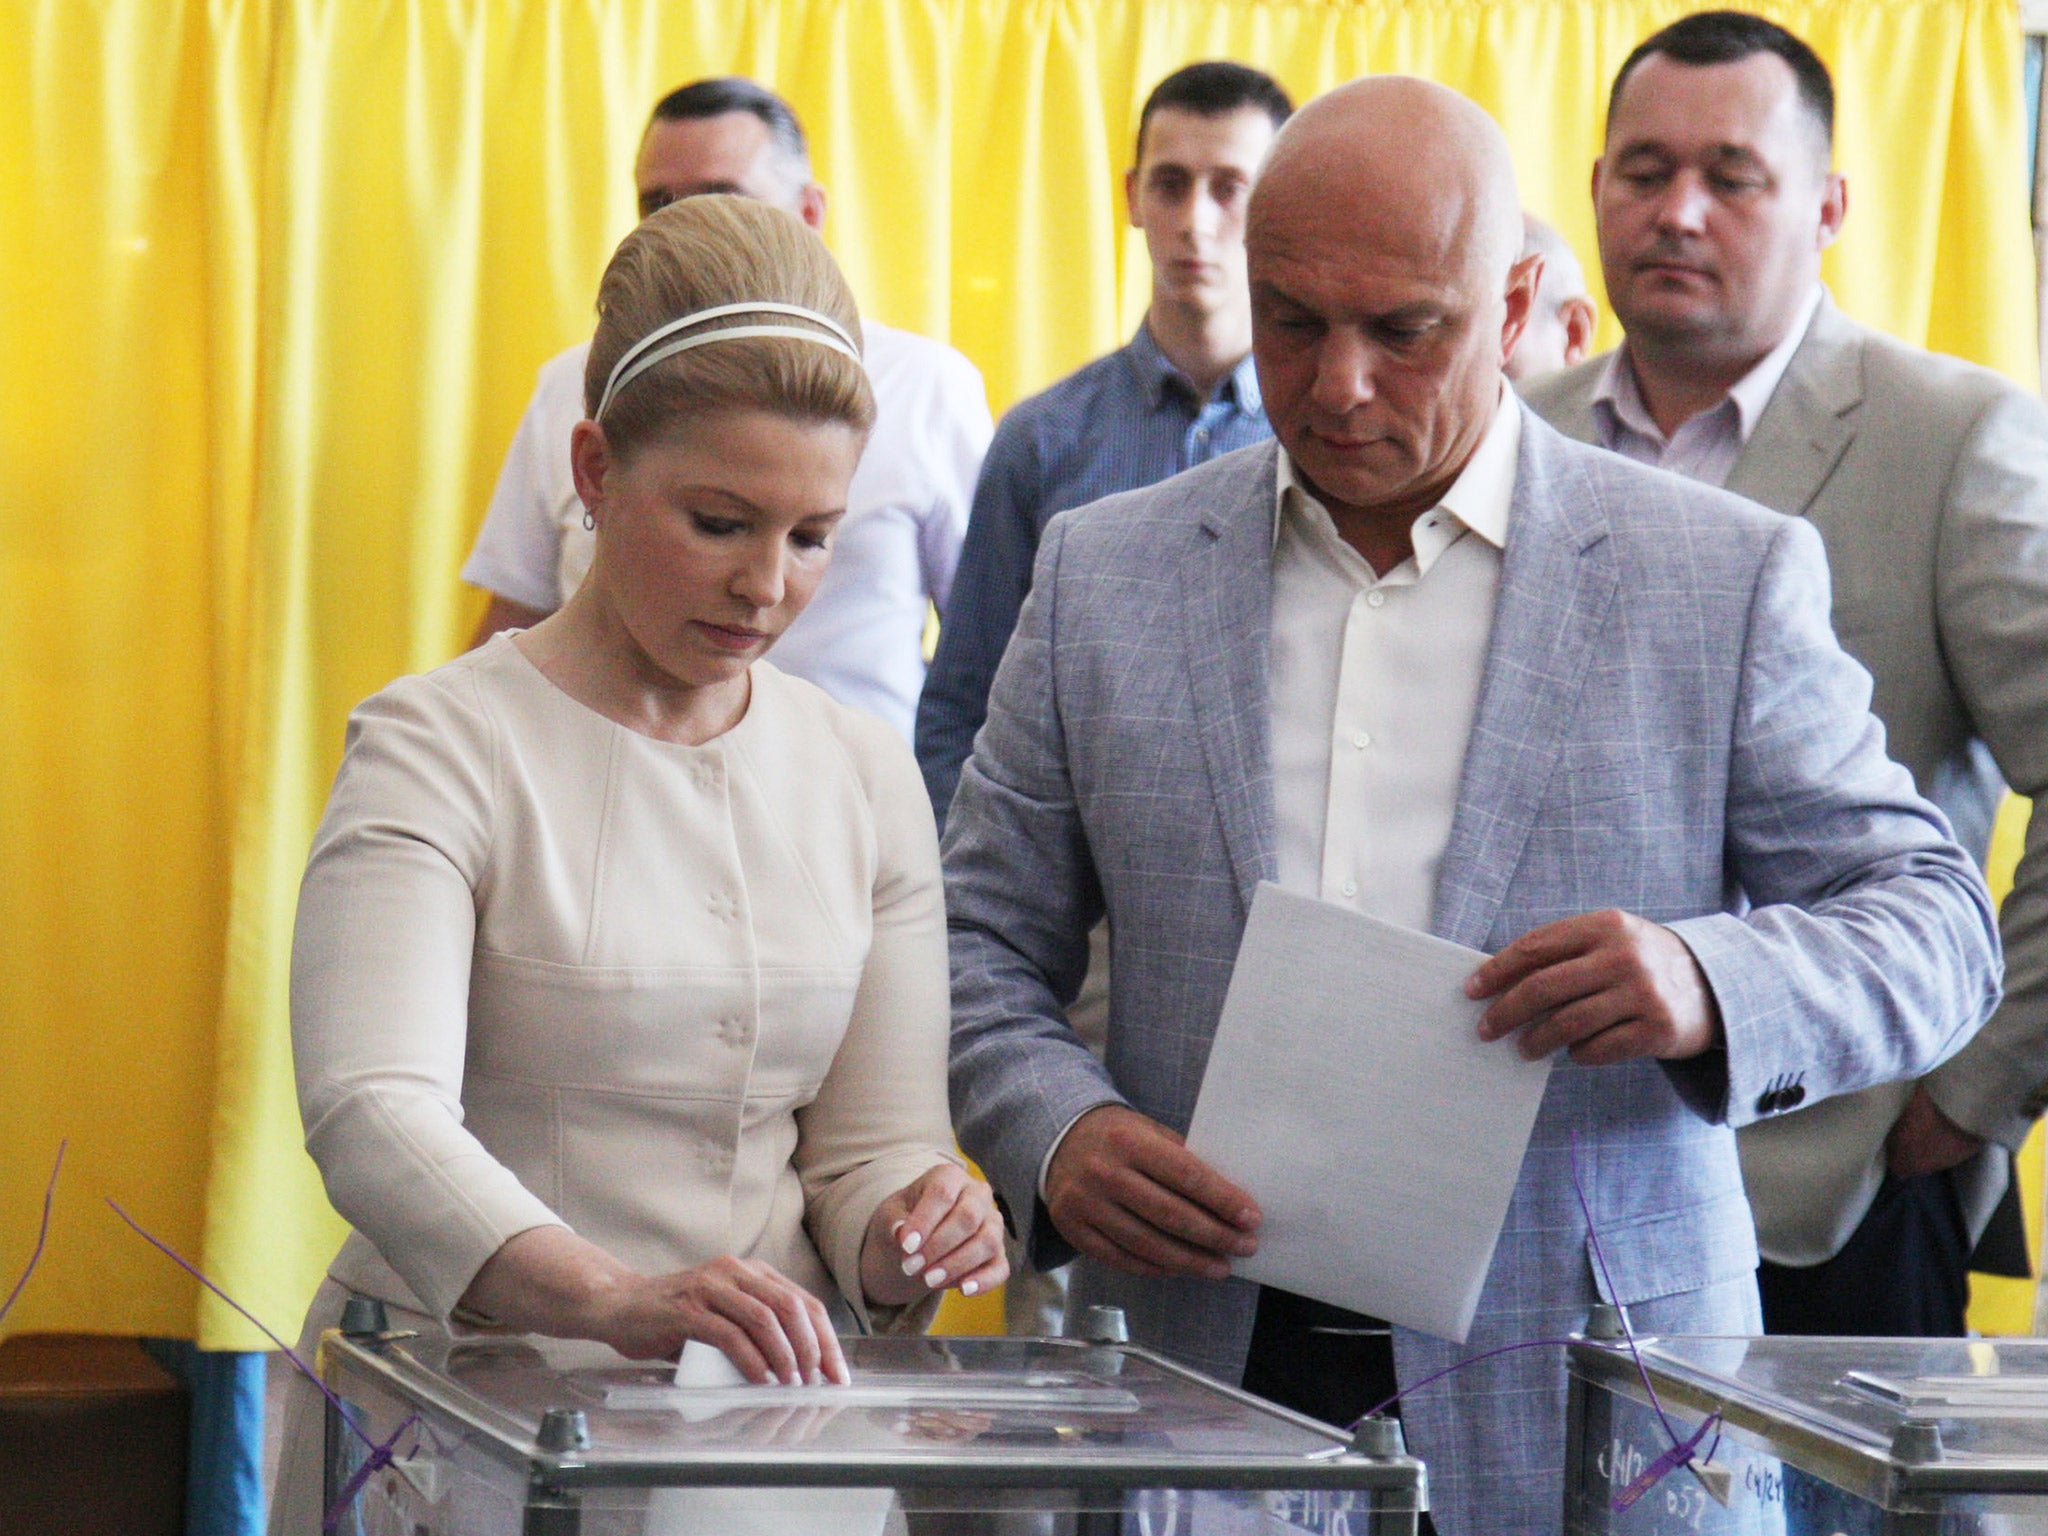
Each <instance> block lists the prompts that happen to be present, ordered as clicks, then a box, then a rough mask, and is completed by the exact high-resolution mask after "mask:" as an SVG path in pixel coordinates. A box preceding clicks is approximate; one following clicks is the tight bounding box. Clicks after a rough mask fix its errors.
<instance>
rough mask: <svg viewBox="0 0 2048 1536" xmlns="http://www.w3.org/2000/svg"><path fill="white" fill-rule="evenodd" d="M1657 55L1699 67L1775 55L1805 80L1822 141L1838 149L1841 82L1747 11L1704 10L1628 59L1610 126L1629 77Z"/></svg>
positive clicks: (1613, 96)
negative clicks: (1837, 84) (1837, 99)
mask: <svg viewBox="0 0 2048 1536" xmlns="http://www.w3.org/2000/svg"><path fill="white" fill-rule="evenodd" d="M1653 53H1661V54H1663V55H1665V56H1666V57H1667V58H1672V59H1676V60H1677V61H1678V62H1679V63H1681V64H1693V65H1700V64H1735V63H1739V62H1741V61H1742V60H1743V59H1747V58H1753V57H1754V56H1755V55H1757V54H1759V53H1775V54H1776V55H1777V56H1778V57H1779V58H1781V59H1783V60H1784V61H1785V62H1786V63H1787V64H1789V65H1790V66H1791V67H1792V75H1793V78H1794V79H1795V80H1797V81H1798V82H1799V100H1800V104H1801V105H1803V106H1804V107H1805V108H1806V111H1807V115H1808V116H1810V117H1811V118H1812V119H1813V120H1814V122H1816V123H1817V124H1819V125H1820V133H1821V142H1822V143H1824V144H1827V145H1829V146H1830V147H1832V146H1833V144H1834V142H1835V82H1834V81H1833V80H1832V79H1831V78H1830V77H1829V75H1828V67H1827V65H1825V64H1823V63H1821V61H1820V55H1819V54H1817V53H1815V52H1814V51H1813V50H1812V49H1811V48H1809V47H1807V45H1806V44H1805V43H1803V42H1801V41H1800V40H1799V39H1798V38H1796V37H1794V36H1793V35H1792V34H1791V33H1790V32H1787V31H1786V30H1785V29H1784V28H1783V27H1781V26H1779V25H1778V24H1777V23H1776V22H1774V21H1765V20H1764V19H1763V17H1761V16H1752V15H1750V14H1749V12H1747V11H1701V12H1699V13H1698V14H1697V15H1693V16H1687V17H1684V18H1683V19H1681V20H1678V21H1674V22H1673V23H1671V25H1670V26H1668V27H1666V28H1665V29H1664V30H1663V31H1661V32H1655V33H1652V34H1651V35H1650V36H1649V37H1647V38H1645V39H1644V40H1643V41H1642V42H1640V43H1638V44H1637V45H1636V51H1635V52H1634V53H1631V54H1630V55H1629V56H1628V57H1627V58H1626V59H1625V60H1623V61H1622V66H1621V69H1620V71H1619V72H1618V73H1617V74H1616V75H1615V77H1614V89H1613V90H1612V91H1610V92H1608V95H1607V120H1608V122H1610V123H1611V122H1613V121H1614V109H1615V106H1616V105H1617V104H1618V103H1619V102H1620V101H1621V88H1622V86H1623V85H1625V84H1626V83H1627V82H1628V77H1629V75H1630V74H1631V73H1632V72H1633V71H1634V69H1635V67H1636V66H1637V65H1638V64H1640V63H1642V62H1643V60H1644V59H1647V58H1648V57H1649V56H1650V55H1651V54H1653Z"/></svg>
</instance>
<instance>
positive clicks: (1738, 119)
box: [1523, 11, 2048, 1336]
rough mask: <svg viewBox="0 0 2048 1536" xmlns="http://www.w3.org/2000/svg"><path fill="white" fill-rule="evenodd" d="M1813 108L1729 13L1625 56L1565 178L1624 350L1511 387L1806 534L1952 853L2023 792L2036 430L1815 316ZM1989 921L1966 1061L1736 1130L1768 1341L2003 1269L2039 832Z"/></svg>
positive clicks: (1943, 1309) (1907, 1308) (1820, 103)
mask: <svg viewBox="0 0 2048 1536" xmlns="http://www.w3.org/2000/svg"><path fill="white" fill-rule="evenodd" d="M1833 114H1834V88H1833V83H1832V81H1831V80H1830V79H1829V77H1828V72H1827V69H1826V67H1825V66H1824V65H1823V64H1822V63H1821V61H1820V60H1819V59H1818V58H1817V57H1815V55H1814V53H1813V51H1812V50H1811V49H1810V48H1808V47H1807V46H1806V44H1805V43H1803V42H1801V41H1800V40H1799V39H1798V38H1796V37H1794V36H1792V34H1790V33H1788V32H1786V31H1785V30H1784V29H1782V28H1780V27H1778V26H1776V25H1774V24H1773V23H1771V22H1768V21H1765V20H1763V19H1762V18H1760V17H1756V16H1749V15H1745V14H1743V13H1741V12H1733V11H1720V12H1707V13H1703V14H1699V15H1694V16H1689V17H1686V18H1685V19H1683V20H1682V21H1679V22H1677V23H1674V24H1673V25H1672V26H1670V27H1668V28H1666V29H1664V30H1663V31H1661V32H1659V33H1657V34H1656V35H1655V36H1653V37H1651V38H1649V39H1648V40H1647V41H1646V42H1644V43H1643V44H1642V45H1641V46H1640V47H1639V48H1637V49H1636V50H1635V52H1634V53H1633V54H1632V55H1631V56H1630V58H1629V59H1628V61H1627V62H1626V63H1625V64H1623V66H1622V68H1621V70H1620V72H1619V74H1618V75H1617V76H1616V78H1615V83H1614V89H1613V98H1612V102H1611V105H1610V107H1609V112H1608V127H1607V143H1606V150H1605V154H1604V155H1603V156H1602V158H1601V160H1600V162H1599V165H1598V166H1597V167H1596V169H1595V172H1594V182H1593V187H1594V211H1595V214H1596V217H1597V220H1598V224H1599V233H1600V258H1601V263H1602V265H1603V267H1604V268H1605V270H1606V277H1607V291H1608V296H1609V299H1610V301H1611V302H1612V303H1613V305H1614V309H1615V313H1616V315H1617V316H1618V317H1619V318H1620V320H1621V322H1622V324H1623V326H1624V327H1625V328H1626V331H1627V339H1626V340H1625V341H1624V343H1623V344H1622V346H1621V348H1620V349H1619V350H1617V351H1615V352H1612V353H1610V354H1608V355H1607V356H1605V357H1601V358H1596V359H1594V360H1593V361H1591V362H1588V363H1586V364H1583V365H1582V366H1580V367H1578V368H1576V369H1572V370H1569V371H1567V372H1565V373H1561V374H1556V375H1553V376H1551V377H1548V378H1544V379H1539V380H1535V381H1532V382H1531V383H1529V384H1528V385H1526V386H1525V387H1524V391H1523V392H1524V394H1525V396H1526V397H1527V399H1528V400H1529V403H1530V404H1531V405H1532V406H1533V407H1534V408H1535V409H1536V410H1537V411H1538V413H1539V414H1541V415H1543V416H1544V417H1545V418H1546V419H1547V420H1549V422H1550V423H1551V425H1553V426H1555V427H1558V428H1559V429H1560V430H1562V431H1564V432H1565V433H1567V434H1568V435H1570V436H1573V437H1577V438H1579V439H1581V440H1582V441H1586V442H1593V443H1598V444H1600V445H1601V446H1603V447H1606V448H1611V449H1613V450H1614V451H1615V452H1617V453H1621V454H1625V455H1626V456H1628V457H1629V458H1631V459H1635V460H1637V461H1638V462H1641V463H1645V464H1654V465H1657V466H1659V467H1661V468H1664V469H1668V470H1673V471H1675V472H1677V473H1678V474H1681V475H1686V476H1688V477H1690V478H1692V479H1695V480H1701V481H1705V482H1706V483H1708V484H1710V485H1717V486H1726V487H1727V488H1728V489H1729V490H1732V491H1736V492H1739V493H1740V494H1742V495H1745V496H1748V497H1751V498H1753V499H1754V500H1756V501H1759V502H1762V503H1763V504H1764V505H1766V506H1768V507H1771V508H1773V509H1775V510H1777V511H1779V512H1783V513H1789V514H1793V515H1795V516H1799V517H1802V518H1804V519H1805V520H1807V521H1809V522H1810V523H1811V524H1812V525H1813V526H1814V527H1815V528H1816V529H1818V530H1819V532H1820V536H1821V539H1822V541H1823V542H1824V543H1825V544H1826V546H1827V552H1828V563H1829V566H1830V568H1831V569H1832V572H1833V576H1834V621H1835V629H1836V631H1837V632H1838V633H1839V634H1840V635H1841V637H1842V644H1843V645H1844V646H1845V647H1846V648H1847V649H1848V651H1849V652H1850V654H1851V655H1853V656H1855V657H1856V659H1857V660H1858V661H1860V662H1862V663H1863V664H1864V665H1865V666H1866V667H1868V668H1869V669H1870V671H1871V674H1872V676H1873V677H1874V679H1875V681H1876V694H1875V700H1874V705H1873V707H1874V709H1875V710H1876V713H1877V716H1878V718H1879V719H1881V720H1882V721H1883V722H1884V724H1885V729H1886V732H1887V737H1888V745H1889V748H1890V751H1891V753H1892V755H1893V756H1894V757H1896V758H1897V759H1898V760H1899V761H1900V762H1901V763H1903V764H1904V765H1905V766H1906V767H1907V768H1908V769H1910V770H1911V771H1912V773H1913V776H1914V778H1915V780H1916V781H1917V782H1918V784H1919V787H1920V789H1921V792H1922V793H1924V794H1925V795H1926V796H1927V797H1928V798H1929V799H1930V800H1932V801H1934V802H1935V803H1936V804H1937V805H1939V806H1940V807H1941V809H1942V810H1943V811H1944V812H1945V813H1946V814H1947V816H1948V818H1949V820H1950V822H1951V823H1952V824H1953V825H1954V828H1955V831H1956V837H1957V840H1958V841H1959V842H1961V843H1962V844H1963V846H1964V847H1965V848H1967V849H1968V850H1969V851H1970V852H1971V853H1972V854H1974V855H1975V856H1976V857H1977V858H1978V859H1979V860H1982V859H1983V857H1984V855H1985V850H1986V844H1987V843H1988V841H1989V838H1990V832H1991V822H1992V817H1993V815H1994V813H1995V811H1996V809H1997V806H1998V803H1999V800H2000V799H2001V798H2002V796H2003V794H2004V784H2003V783H2002V782H2001V774H2002V775H2003V777H2004V779H2005V780H2008V781H2010V782H2011V783H2012V785H2013V786H2014V787H2015V788H2017V789H2018V790H2019V791H2020V792H2021V793H2022V794H2026V795H2030V796H2034V797H2036V803H2037V804H2038V803H2039V799H2038V797H2039V796H2040V795H2041V794H2042V793H2043V792H2044V791H2048V413H2044V412H2043V409H2042V406H2041V402H2040V401H2039V400H2038V399H2037V398H2035V397H2034V396H2032V395H2031V394H2028V393H2027V392H2025V391H2023V390H2020V389H2017V388H2015V387H2014V386H2013V385H2012V384H2010V383H2009V382H2007V381H2005V380H2003V379H2000V378H1998V377H1997V376H1996V375H1994V374H1992V373H1990V372H1988V371H1987V370H1985V369H1982V368H1975V367H1971V366H1969V365H1968V364H1965V363H1961V362H1959V361H1957V360H1956V359H1954V358H1947V357H1938V356H1936V355H1934V354H1933V353H1929V352H1923V351H1921V350H1919V349H1918V348H1914V347H1906V346H1902V345H1900V344H1899V343H1898V342H1896V341H1893V340H1892V339H1891V338H1890V337H1887V336H1882V335H1880V334H1879V333H1877V332H1875V331H1872V330H1869V329H1867V328H1866V327H1863V326H1860V325H1857V324H1856V323H1855V322H1853V321H1851V320H1850V319H1848V318H1847V317H1846V316H1845V315H1843V314H1842V313H1841V312H1840V311H1839V310H1837V309H1836V308H1835V306H1834V305H1833V304H1832V303H1831V302H1830V301H1829V299H1828V297H1827V294H1826V291H1825V290H1824V289H1823V288H1822V286H1821V282H1820V256H1821V252H1822V250H1823V249H1825V248H1826V247H1827V246H1828V245H1829V244H1830V243H1831V242H1832V241H1833V240H1834V238H1835V235H1836V233H1837V232H1838V231H1839V230H1840V229H1841V227H1842V223H1843V220H1844V218H1845V216H1846V214H1847V211H1848V202H1849V197H1848V185H1847V182H1846V181H1845V179H1844V178H1843V177H1842V176H1841V175H1840V174H1838V173H1836V172H1834V171H1833V170H1832V168H1831V164H1830V160H1831V148H1830V139H1831V133H1832V124H1833ZM2000 925H2001V928H2002V930H2003V933H2004V938H2005V952H2006V998H2005V1002H2004V1004H2003V1005H2002V1006H2001V1007H2000V1009H1999V1011H1998V1013H1997V1014H1996V1015H1995V1016H1994V1017H1993V1018H1992V1020H1991V1022H1990V1023H1989V1024H1987V1025H1986V1026H1985V1028H1984V1031H1983V1033H1982V1034H1981V1035H1980V1036H1979V1037H1978V1038H1977V1040H1976V1041H1975V1042H1973V1043H1972V1044H1971V1045H1970V1046H1969V1047H1968V1048H1967V1049H1965V1050H1963V1051H1962V1052H1960V1053H1959V1054H1958V1055H1957V1056H1956V1057H1955V1058H1954V1059H1953V1060H1951V1061H1948V1062H1945V1063H1944V1064H1942V1065H1941V1066H1940V1067H1939V1068H1938V1069H1937V1070H1935V1071H1934V1072H1932V1073H1930V1074H1929V1075H1928V1076H1926V1077H1925V1078H1923V1079H1922V1080H1921V1081H1920V1082H1919V1083H1918V1084H1912V1083H1905V1082H1899V1083H1891V1084H1886V1085H1884V1086H1881V1087H1878V1088H1875V1089H1872V1090H1870V1091H1869V1092H1866V1093H1860V1094H1855V1095H1851V1096H1848V1097H1845V1098H1841V1099H1837V1100H1834V1101H1832V1102H1830V1103H1827V1104H1822V1105H1816V1106H1812V1107H1808V1108H1803V1109H1801V1110H1800V1111H1799V1112H1798V1113H1796V1114H1792V1115H1785V1116H1780V1117H1778V1118H1775V1119H1773V1120H1772V1121H1770V1123H1768V1124H1759V1125H1756V1126H1752V1127H1749V1128H1747V1129H1745V1130H1744V1131H1743V1133H1742V1137H1741V1146H1742V1161H1743V1170H1744V1173H1745V1176H1746V1178H1747V1181H1748V1185H1749V1195H1750V1202H1751V1204H1752V1205H1753V1206H1754V1207H1755V1209H1756V1217H1757V1233H1758V1239H1759V1242H1760V1245H1761V1247H1762V1250H1763V1256H1764V1259H1765V1261H1766V1262H1765V1263H1764V1265H1763V1268H1762V1270H1761V1272H1760V1281H1761V1286H1762V1291H1763V1304H1764V1320H1765V1323H1766V1325H1767V1326H1768V1328H1769V1329H1770V1331H1771V1332H1773V1333H1829V1334H1842V1333H1847V1334H1878V1335H1902V1334H1904V1335H1936V1336H1940V1335H1954V1334H1958V1333H1961V1332H1963V1331H1964V1326H1965V1324H1964V1312H1965V1308H1966V1306H1967V1304H1968V1301H1969V1274H1968V1271H1969V1268H1970V1264H1971V1256H1972V1249H1973V1246H1978V1245H1979V1240H1980V1239H1983V1238H1985V1234H1986V1232H1987V1230H1988V1231H1989V1232H1990V1233H1991V1234H1992V1237H1991V1238H1990V1239H1986V1240H1985V1241H1983V1243H1982V1244H1981V1251H1979V1252H1978V1254H1977V1259H1976V1262H1977V1263H1978V1265H1979V1266H1981V1267H1993V1266H1994V1265H1995V1266H1996V1267H1997V1268H1999V1269H2000V1270H2003V1271H2004V1272H2008V1273H2011V1272H2015V1271H2016V1272H2018V1273H2021V1274H2024V1273H2026V1272H2027V1268H2028V1266H2027V1258H2026V1253H2025V1244H2024V1240H2023V1239H2021V1240H2020V1241H2018V1242H2017V1243H2013V1242H2006V1243H2004V1244H2000V1243H1999V1242H1998V1241H1997V1238H1998V1237H1999V1236H2001V1235H2003V1234H2005V1233H2012V1234H2015V1235H2017V1234H2018V1231H2019V1212H2018V1209H2017V1205H2016V1203H2014V1202H2013V1201H2012V1200H2011V1198H2010V1188H2011V1186H2010V1184H2009V1182H2008V1169H2009V1166H2010V1162H2009V1156H2008V1149H2010V1148H2016V1147H2017V1146H2018V1145H2019V1144H2020V1141H2021V1140H2022V1139H2023V1138H2024V1137H2025V1136H2026V1134H2027V1130H2028V1128H2029V1127H2030V1126H2031V1124H2032V1123H2033V1121H2034V1119H2035V1117H2036V1116H2038V1115H2039V1113H2040V1110H2041V1098H2042V1093H2043V1087H2044V1083H2048V816H2041V815H2037V816H2035V817H2034V820H2033V823H2032V826H2031V827H2030V828H2029V831H2028V836H2027V849H2026V855H2025V857H2024V858H2023V859H2022V860H2021V861H2020V866H2019V871H2018V874H2017V875H2016V877H2015V880H2014V885H2013V891H2012V894H2011V895H2010V896H2008V897H2007V898H2006V901H2005V905H2004V909H2003V911H2002V913H2001V924H2000ZM2002 1193H2004V1194H2006V1195H2007V1196H2008V1198H2007V1201H2006V1203H2005V1205H2004V1206H2003V1207H2001V1206H2000V1196H2001V1194H2002ZM1994 1212H2000V1213H2001V1215H2002V1219H2001V1220H2000V1221H1997V1222H1994V1221H1993V1220H1992V1217H1993V1215H1994ZM2000 1248H2003V1249H2005V1250H2007V1251H2004V1252H2000V1253H1997V1254H1996V1255H1995V1256H1994V1250H1997V1249H2000ZM2013 1249H2017V1251H2016V1252H2014V1251H2011V1250H2013Z"/></svg>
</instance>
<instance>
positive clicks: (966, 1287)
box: [960, 1280, 981, 1296]
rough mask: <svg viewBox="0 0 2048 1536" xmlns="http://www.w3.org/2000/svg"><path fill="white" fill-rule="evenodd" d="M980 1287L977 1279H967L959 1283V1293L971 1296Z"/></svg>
mask: <svg viewBox="0 0 2048 1536" xmlns="http://www.w3.org/2000/svg"><path fill="white" fill-rule="evenodd" d="M980 1289H981V1282H980V1281H979V1280H967V1281H963V1282H962V1283H961V1286H960V1294H961V1295H962V1296H972V1295H973V1294H974V1293H975V1292H976V1291H978V1290H980Z"/></svg>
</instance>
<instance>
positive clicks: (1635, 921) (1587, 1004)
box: [1465, 910, 1721, 1067]
mask: <svg viewBox="0 0 2048 1536" xmlns="http://www.w3.org/2000/svg"><path fill="white" fill-rule="evenodd" d="M1465 995H1466V996H1467V997H1470V998H1473V999H1477V1000H1484V999H1487V998H1492V999H1493V1003H1492V1006H1490V1007H1489V1008H1488V1009H1487V1010H1486V1012H1485V1013H1484V1014H1483V1015H1481V1016H1480V1020H1479V1034H1480V1037H1481V1038H1482V1039H1486V1040H1500V1039H1504V1038H1506V1037H1507V1036H1508V1035H1512V1034H1514V1033H1515V1032H1516V1031H1518V1030H1519V1031H1520V1032H1521V1038H1520V1039H1519V1040H1518V1041H1517V1042H1516V1044H1517V1045H1518V1046H1519V1047H1520V1049H1521V1052H1522V1054H1523V1055H1524V1056H1525V1057H1527V1058H1528V1059H1529V1060H1531V1061H1536V1060H1540V1059H1541V1058H1542V1057H1545V1056H1548V1055H1550V1054H1551V1053H1552V1052H1553V1051H1559V1050H1569V1051H1570V1052H1571V1053H1572V1060H1573V1061H1576V1062H1577V1063H1579V1065H1580V1066H1583V1067H1609V1066H1613V1065H1614V1064H1615V1063H1617V1062H1622V1061H1632V1060H1634V1059H1635V1058H1636V1057H1638V1056H1655V1057H1658V1058H1659V1059H1661V1060H1665V1061H1680V1060H1683V1059H1685V1058H1687V1057H1690V1056H1697V1055H1699V1054H1700V1053H1701V1052H1702V1051H1706V1050H1710V1049H1712V1048H1713V1047H1714V1046H1716V1045H1718V1044H1720V1043H1721V1010H1720V1008H1719V1007H1718V1006H1717V1005H1716V1004H1715V1002H1714V993H1713V989H1712V988H1710V987H1709V986H1708V985H1707V978H1706V976H1705V975H1704V974H1702V973H1701V971H1700V966H1699V962H1698V961H1697V960H1695V959H1694V958H1693V955H1692V951H1691V950H1689V949H1687V948H1686V947H1685V941H1684V940H1683V939H1681V938H1679V936H1678V935H1677V934H1675V933H1673V932H1672V931H1671V930H1670V929H1669V928H1664V927H1660V926H1658V925H1657V924H1656V923H1652V922H1649V921H1648V920H1646V919H1644V918H1640V917H1637V916H1636V915H1635V914H1633V913H1631V912H1618V911H1613V910H1609V911H1606V912H1587V913H1585V914H1583V915H1581V916H1579V917H1568V918H1565V919H1563V920H1562V921H1560V922H1555V923H1545V924H1544V925H1543V926H1542V927H1541V928H1532V929H1530V930H1529V931H1528V932H1527V933H1525V934H1523V935H1522V936H1521V937H1520V938H1519V939H1516V940H1515V942H1514V943H1512V944H1510V945H1508V947H1507V948H1505V949H1503V950H1502V951H1501V952H1500V953H1499V954H1497V955H1495V956H1494V957H1493V958H1492V959H1490V960H1488V961H1487V962H1486V963H1485V964H1484V965H1482V966H1480V967H1479V969H1478V970H1476V971H1474V972H1473V973H1472V976H1471V979H1470V980H1468V981H1467V982H1466V983H1465Z"/></svg>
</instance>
